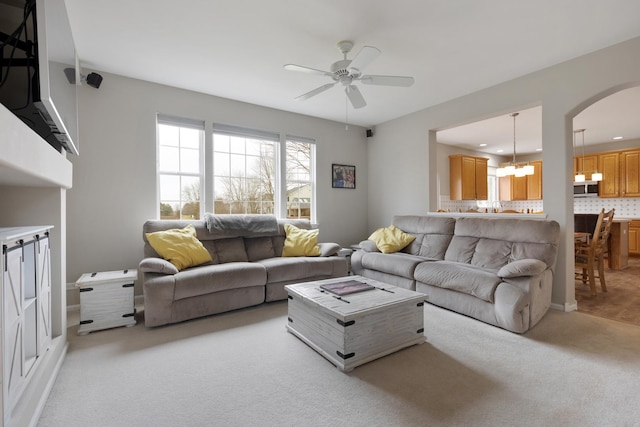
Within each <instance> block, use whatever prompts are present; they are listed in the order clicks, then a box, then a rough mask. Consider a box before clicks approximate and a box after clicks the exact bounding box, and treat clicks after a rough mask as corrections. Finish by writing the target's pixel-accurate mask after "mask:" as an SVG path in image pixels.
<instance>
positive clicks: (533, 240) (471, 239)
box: [351, 214, 560, 333]
mask: <svg viewBox="0 0 640 427" xmlns="http://www.w3.org/2000/svg"><path fill="white" fill-rule="evenodd" d="M392 224H393V225H395V226H396V227H397V228H399V229H401V230H403V231H404V232H406V233H409V234H411V235H413V236H415V237H416V238H415V240H414V241H413V242H412V243H410V244H409V245H408V246H407V247H405V248H404V249H402V250H401V251H399V252H395V253H389V254H383V253H381V252H380V251H379V250H378V248H377V247H376V244H375V242H373V241H371V240H365V241H363V242H361V243H360V248H361V249H360V250H357V251H356V252H355V253H354V254H353V255H352V256H351V269H352V272H353V273H354V274H359V275H361V276H364V277H369V278H372V279H375V280H380V281H382V282H386V283H389V284H392V285H395V286H401V287H403V288H407V289H412V290H416V291H418V292H423V293H425V294H427V295H428V299H427V301H428V302H429V303H431V304H434V305H437V306H440V307H444V308H447V309H449V310H452V311H456V312H458V313H461V314H464V315H467V316H470V317H473V318H475V319H478V320H481V321H483V322H486V323H489V324H492V325H495V326H499V327H501V328H504V329H507V330H509V331H512V332H517V333H522V332H525V331H527V330H529V329H530V328H531V327H533V326H534V325H535V324H536V323H538V321H540V319H541V318H542V317H543V316H544V314H545V313H546V312H547V310H548V309H549V307H550V306H551V287H552V282H553V275H554V270H555V265H556V257H557V252H558V242H559V234H560V227H559V225H558V223H557V222H556V221H549V220H534V219H502V218H474V217H460V218H452V217H445V216H442V215H438V214H436V215H427V216H395V217H394V218H393V221H392Z"/></svg>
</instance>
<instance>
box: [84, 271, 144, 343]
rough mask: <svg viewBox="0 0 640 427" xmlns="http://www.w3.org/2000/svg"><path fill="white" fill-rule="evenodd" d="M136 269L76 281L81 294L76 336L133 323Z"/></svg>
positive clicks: (105, 272)
mask: <svg viewBox="0 0 640 427" xmlns="http://www.w3.org/2000/svg"><path fill="white" fill-rule="evenodd" d="M137 277H138V271H137V270H135V269H127V270H117V271H103V272H100V273H86V274H83V275H82V276H81V277H80V278H79V279H78V281H77V282H76V287H77V288H78V289H79V291H80V327H79V328H78V335H86V334H88V333H89V332H93V331H99V330H102V329H108V328H115V327H118V326H127V327H130V326H133V325H135V324H136V309H135V304H134V301H133V286H134V282H135V280H136V278H137Z"/></svg>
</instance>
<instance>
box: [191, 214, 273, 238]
mask: <svg viewBox="0 0 640 427" xmlns="http://www.w3.org/2000/svg"><path fill="white" fill-rule="evenodd" d="M204 220H205V222H206V224H207V229H208V230H209V233H225V232H233V231H244V232H250V233H259V234H261V233H268V234H273V233H277V232H278V220H277V219H276V217H275V216H272V215H242V214H228V215H214V214H211V213H206V214H205V215H204Z"/></svg>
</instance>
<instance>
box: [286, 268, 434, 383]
mask: <svg viewBox="0 0 640 427" xmlns="http://www.w3.org/2000/svg"><path fill="white" fill-rule="evenodd" d="M350 280H358V281H363V282H366V283H369V284H371V285H374V286H375V287H376V288H377V289H374V290H368V291H364V292H359V293H354V294H350V295H346V296H343V297H340V298H338V297H337V296H336V295H334V294H332V293H329V292H327V291H323V290H321V289H320V285H322V284H328V283H339V282H344V281H350ZM285 288H286V290H287V292H288V294H289V306H288V310H289V312H288V313H289V314H288V324H287V330H288V331H289V332H291V333H293V334H294V335H296V336H297V337H298V338H300V339H301V340H302V341H304V342H305V343H307V344H308V345H309V346H310V347H312V348H313V349H314V350H316V351H317V352H319V353H320V354H321V355H323V356H324V357H325V358H327V359H328V360H329V361H330V362H332V363H333V364H334V365H336V366H337V367H338V369H340V370H342V371H350V370H352V369H353V368H355V367H356V366H359V365H362V364H363V363H367V362H369V361H371V360H374V359H377V358H379V357H382V356H385V355H387V354H390V353H393V352H395V351H398V350H400V349H402V348H405V347H409V346H411V345H414V344H420V343H423V342H424V341H425V336H424V301H425V299H426V298H427V296H426V295H425V294H422V293H419V292H414V291H410V290H408V289H403V288H398V287H395V286H391V285H387V284H385V283H382V282H378V281H375V280H373V279H367V278H363V277H361V276H349V277H346V278H345V277H343V278H338V279H327V280H321V281H317V282H308V283H300V284H296V285H287V286H285ZM347 301H348V302H347Z"/></svg>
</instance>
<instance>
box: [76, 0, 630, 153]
mask: <svg viewBox="0 0 640 427" xmlns="http://www.w3.org/2000/svg"><path fill="white" fill-rule="evenodd" d="M66 4H67V8H68V13H69V19H70V21H71V26H72V31H73V34H74V38H75V40H76V48H77V51H78V55H79V57H80V61H81V65H82V67H83V68H85V69H89V70H98V71H105V72H109V73H114V74H119V75H123V76H128V77H132V78H138V79H142V80H147V81H151V82H157V83H161V84H165V85H170V86H175V87H179V88H184V89H189V90H194V91H197V92H202V93H207V94H211V95H216V96H221V97H225V98H231V99H236V100H239V101H244V102H249V103H253V104H258V105H263V106H268V107H272V108H277V109H281V110H285V111H292V112H296V113H301V114H306V115H310V116H315V117H320V118H325V119H329V120H335V121H340V122H342V121H344V120H345V117H346V115H345V113H346V112H345V108H346V98H345V95H344V92H343V91H341V90H340V88H339V87H334V88H333V89H331V90H329V91H327V92H324V93H322V94H320V95H317V96H315V97H313V98H311V99H309V100H306V101H295V100H294V98H295V97H296V96H298V95H301V94H303V93H306V92H308V91H310V90H312V89H314V88H316V87H318V86H321V85H323V84H325V83H328V82H330V79H329V78H328V77H325V76H317V75H312V74H305V73H297V72H292V71H287V70H284V69H283V65H284V64H287V63H295V64H299V65H304V66H308V67H312V68H317V69H322V70H328V69H329V67H330V64H331V63H333V62H335V61H337V60H339V59H342V55H341V53H340V52H339V51H338V49H337V47H336V43H337V42H338V41H340V40H344V39H347V40H352V41H353V42H354V44H355V45H354V48H353V51H352V52H351V54H349V56H348V58H349V59H351V58H353V56H354V55H355V54H356V53H357V52H358V51H359V49H360V48H362V46H364V45H370V46H375V47H377V48H378V49H380V50H381V51H382V54H381V55H380V56H379V57H378V58H377V59H376V60H375V61H374V62H373V63H371V64H370V65H369V66H368V67H367V68H366V70H365V74H382V75H386V74H389V75H404V76H413V77H415V84H414V85H413V86H412V87H410V88H401V87H381V86H371V85H367V86H364V85H359V87H360V90H361V92H362V94H363V95H364V97H365V99H366V101H367V103H368V105H367V106H366V107H364V108H362V109H358V110H354V109H352V108H351V107H350V106H349V112H348V118H349V122H350V123H352V124H357V125H361V126H365V127H372V126H375V125H376V124H379V123H383V122H385V121H388V120H391V119H394V118H397V117H400V116H403V115H406V114H409V113H412V112H415V111H418V110H421V109H424V108H426V107H429V106H432V105H436V104H439V103H441V102H444V101H447V100H449V99H453V98H456V97H459V96H462V95H465V94H467V93H471V92H474V91H477V90H480V89H483V88H486V87H489V86H492V85H495V84H498V83H500V82H503V81H506V80H509V79H513V78H516V77H519V76H522V75H524V74H527V73H530V72H533V71H536V70H539V69H542V68H545V67H548V66H551V65H553V64H556V63H559V62H562V61H565V60H568V59H571V58H574V57H577V56H580V55H584V54H586V53H589V52H592V51H595V50H598V49H601V48H604V47H607V46H610V45H613V44H616V43H619V42H622V41H625V40H628V39H631V38H634V37H637V36H640V2H639V1H637V0H607V1H603V0H563V1H558V0H536V1H528V2H524V1H513V0H484V1H477V0H456V1H451V0H396V1H393V2H391V1H389V0H349V1H344V0H341V1H338V0H322V1H319V0H295V1H294V0H289V1H285V0H273V1H264V0H234V1H229V0H225V1H223V0H191V1H188V2H186V1H179V0H136V1H130V0H110V1H104V0H66ZM612 66H615V65H612ZM103 84H104V83H103ZM107 84H108V82H107ZM628 98H631V99H626V100H622V102H630V101H633V102H637V100H638V99H640V97H639V96H638V95H637V92H634V95H632V96H631V95H630V96H629V97H628ZM608 108H613V107H612V106H609V107H608ZM616 108H618V110H617V113H616V114H614V117H617V116H619V115H620V114H622V113H623V112H629V111H630V110H631V108H629V105H625V106H624V108H620V107H619V106H616ZM632 108H633V109H634V110H633V111H635V116H636V117H637V114H638V112H640V108H638V106H637V103H636V104H634V105H633V107H632ZM539 115H540V111H539V109H538V110H537V112H536V110H533V111H531V112H521V115H520V116H518V119H517V120H518V121H517V130H516V131H517V135H519V134H520V133H521V134H522V138H523V149H524V146H525V143H524V140H525V139H526V138H527V132H530V131H531V132H533V131H534V130H535V128H536V126H537V127H538V128H539V122H538V124H537V125H536V124H535V123H533V122H532V123H527V121H528V120H535V119H536V118H537V119H538V120H539ZM597 117H599V118H602V116H601V115H600V114H597ZM585 120H586V119H585ZM602 125H603V126H604V124H602ZM581 126H582V127H584V128H587V129H588V130H587V132H585V139H589V138H591V136H592V135H595V134H596V132H597V127H596V126H600V124H598V125H596V124H594V123H592V122H589V121H586V122H585V123H584V125H581ZM485 128H486V129H494V130H493V133H488V132H489V131H488V130H486V129H485ZM465 129H466V131H467V132H466V133H463V132H454V131H453V130H451V131H447V132H448V133H447V132H441V133H440V134H441V136H442V139H443V141H442V142H445V143H447V141H448V140H449V136H450V139H451V141H453V140H454V139H455V143H456V145H459V144H467V143H469V144H471V143H473V144H476V145H477V143H478V141H471V140H469V139H468V138H469V137H468V136H466V134H469V132H468V131H469V130H472V131H473V134H474V135H475V136H476V137H477V136H480V135H483V137H484V138H486V140H487V141H493V142H497V141H504V144H505V147H506V149H507V152H509V151H510V150H511V151H512V145H513V122H512V118H511V117H509V116H508V115H507V116H502V117H499V118H495V119H494V120H489V121H487V122H486V123H484V127H483V126H482V124H476V125H471V127H467V128H463V129H462V130H463V131H464V130H465ZM527 129H529V130H527ZM611 132H613V133H616V132H618V131H617V129H611ZM621 132H623V133H624V132H629V133H628V135H624V134H623V136H625V137H626V138H627V137H631V135H632V134H631V130H628V129H627V128H622V131H621ZM633 132H634V137H636V138H640V131H639V130H635V129H634V130H633ZM538 133H539V130H538ZM518 140H520V137H518ZM538 144H539V135H538ZM496 148H497V147H492V149H494V152H495V149H496Z"/></svg>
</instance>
